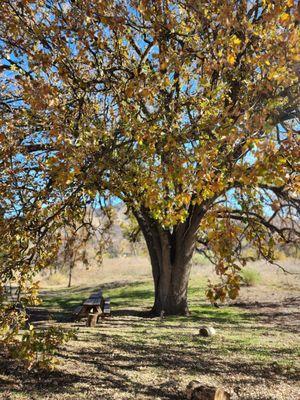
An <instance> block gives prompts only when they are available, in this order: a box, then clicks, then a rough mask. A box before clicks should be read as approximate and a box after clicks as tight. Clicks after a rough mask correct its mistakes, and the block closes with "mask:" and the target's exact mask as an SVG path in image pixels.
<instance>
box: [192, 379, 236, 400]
mask: <svg viewBox="0 0 300 400" xmlns="http://www.w3.org/2000/svg"><path fill="white" fill-rule="evenodd" d="M186 394H187V398H188V400H230V394H229V393H228V392H226V391H225V390H224V389H222V388H216V387H213V386H208V385H203V384H201V383H200V382H197V381H192V382H190V383H189V384H188V386H187V388H186Z"/></svg>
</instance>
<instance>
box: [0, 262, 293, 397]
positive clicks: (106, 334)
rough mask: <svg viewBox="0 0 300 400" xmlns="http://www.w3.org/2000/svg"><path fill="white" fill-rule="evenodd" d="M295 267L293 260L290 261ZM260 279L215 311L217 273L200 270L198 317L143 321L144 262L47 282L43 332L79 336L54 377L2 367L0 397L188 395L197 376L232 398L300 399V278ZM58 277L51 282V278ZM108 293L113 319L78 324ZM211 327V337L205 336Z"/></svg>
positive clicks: (147, 297)
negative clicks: (88, 306) (212, 287)
mask: <svg viewBox="0 0 300 400" xmlns="http://www.w3.org/2000/svg"><path fill="white" fill-rule="evenodd" d="M287 267H288V268H289V269H291V270H293V271H296V270H297V268H298V269H299V265H297V262H295V261H294V260H289V262H287ZM253 268H255V269H257V270H258V269H259V271H260V274H261V283H260V284H257V286H255V287H244V288H242V290H241V296H240V298H239V299H237V301H235V302H231V303H228V304H226V305H223V306H221V308H215V307H213V306H211V305H210V304H209V303H208V302H207V300H206V299H205V295H204V292H205V286H206V279H207V277H208V276H210V275H211V267H210V266H208V265H206V266H196V267H194V268H193V273H192V277H191V282H190V289H189V299H190V310H191V312H192V315H191V317H167V318H165V319H164V320H162V321H161V320H160V319H159V318H153V319H148V318H144V317H143V314H142V312H143V311H146V310H147V309H148V308H149V307H150V306H151V304H152V300H153V289H152V282H151V277H150V273H149V265H148V262H147V260H145V259H139V258H135V259H123V260H114V261H111V260H108V261H107V262H106V264H104V267H101V269H100V270H96V269H95V270H91V271H88V272H86V273H83V272H79V273H78V274H77V276H76V277H74V280H75V284H76V286H74V287H72V288H69V289H66V288H65V287H64V284H65V282H64V281H62V282H60V283H61V284H60V285H56V286H54V285H53V282H52V285H50V283H51V279H50V281H49V279H48V278H47V279H46V278H43V280H42V285H43V289H42V292H41V295H42V298H43V300H44V301H43V304H42V306H41V307H38V308H37V309H35V310H32V318H33V320H34V323H35V324H36V325H37V326H47V325H49V324H51V325H52V324H53V325H58V324H60V325H62V326H64V327H66V328H75V329H76V330H77V340H73V341H72V342H69V343H68V344H66V345H65V346H64V347H63V348H62V349H61V350H60V351H59V354H58V359H59V361H60V364H59V366H58V367H57V369H56V371H53V372H44V373H41V372H38V371H34V370H32V371H28V372H25V373H24V371H22V370H21V369H20V367H19V366H18V365H15V364H14V363H10V364H9V365H8V364H7V362H2V363H1V369H0V398H1V399H8V400H10V399H11V400H12V399H20V400H21V399H22V400H23V399H24V400H25V399H26V400H29V399H36V400H38V399H51V400H52V399H63V400H64V399H72V400H73V399H74V400H75V399H124V400H125V399H140V400H146V399H174V400H175V399H178V400H179V399H184V398H185V387H186V385H187V384H188V383H189V381H191V380H192V379H197V380H200V381H202V382H205V383H209V384H212V385H222V386H224V387H226V388H227V389H228V390H229V391H231V392H232V393H233V399H234V398H236V399H245V400H299V398H300V395H299V393H300V386H299V384H298V383H297V381H298V380H299V375H298V374H297V373H298V372H299V355H300V351H299V349H300V346H299V345H300V341H299V304H300V298H299V287H300V285H299V278H298V277H295V276H286V275H284V274H283V273H282V272H279V271H276V270H274V268H273V269H270V268H271V267H267V266H265V265H261V264H258V265H256V266H253ZM52 280H53V277H52ZM99 287H102V289H103V291H104V295H105V296H110V297H111V308H112V317H111V318H109V319H106V320H104V321H103V322H101V323H100V324H99V325H98V326H97V327H95V328H87V327H85V323H84V321H81V322H80V323H74V322H71V320H70V315H71V311H72V309H74V308H75V307H76V306H77V305H78V304H80V303H81V302H82V301H83V300H84V299H86V298H87V297H88V296H89V295H90V293H91V292H92V291H94V290H96V289H97V288H99ZM200 325H210V326H213V327H214V328H215V329H216V331H217V334H216V335H215V336H214V337H212V338H201V337H200V336H199V335H198V330H199V326H200Z"/></svg>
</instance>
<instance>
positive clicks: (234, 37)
mask: <svg viewBox="0 0 300 400" xmlns="http://www.w3.org/2000/svg"><path fill="white" fill-rule="evenodd" d="M232 43H233V44H234V45H235V46H239V45H240V44H241V43H242V41H241V39H239V38H238V37H237V36H236V35H233V36H232Z"/></svg>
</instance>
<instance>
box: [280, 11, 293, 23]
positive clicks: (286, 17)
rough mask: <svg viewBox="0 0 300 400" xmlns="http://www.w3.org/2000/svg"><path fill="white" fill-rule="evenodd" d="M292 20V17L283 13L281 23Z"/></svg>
mask: <svg viewBox="0 0 300 400" xmlns="http://www.w3.org/2000/svg"><path fill="white" fill-rule="evenodd" d="M290 19H291V16H290V14H288V13H283V14H281V16H280V22H288V21H289V20H290Z"/></svg>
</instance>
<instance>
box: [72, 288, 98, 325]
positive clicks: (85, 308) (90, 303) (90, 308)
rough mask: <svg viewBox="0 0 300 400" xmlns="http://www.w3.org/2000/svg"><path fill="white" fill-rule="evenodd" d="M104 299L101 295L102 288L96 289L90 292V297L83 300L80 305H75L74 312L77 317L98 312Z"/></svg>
mask: <svg viewBox="0 0 300 400" xmlns="http://www.w3.org/2000/svg"><path fill="white" fill-rule="evenodd" d="M103 303H104V299H103V296H102V290H101V289H100V290H98V292H96V293H92V294H91V295H90V297H89V298H88V299H87V300H85V301H84V302H83V303H82V305H81V306H79V307H77V309H76V310H75V314H77V319H81V318H84V317H88V315H89V314H90V313H93V314H96V313H100V312H101V310H102V308H103Z"/></svg>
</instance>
